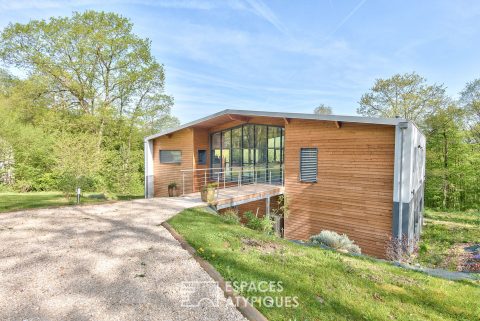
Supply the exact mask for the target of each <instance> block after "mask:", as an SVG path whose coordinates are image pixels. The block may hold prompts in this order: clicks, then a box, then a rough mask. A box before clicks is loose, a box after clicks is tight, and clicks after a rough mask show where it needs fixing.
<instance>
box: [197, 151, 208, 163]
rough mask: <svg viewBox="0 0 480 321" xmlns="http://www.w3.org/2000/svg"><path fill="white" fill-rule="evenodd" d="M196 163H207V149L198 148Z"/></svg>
mask: <svg viewBox="0 0 480 321" xmlns="http://www.w3.org/2000/svg"><path fill="white" fill-rule="evenodd" d="M197 157H198V158H197V159H198V161H197V164H198V165H205V164H206V163H207V151H206V150H205V149H199V150H198V154H197Z"/></svg>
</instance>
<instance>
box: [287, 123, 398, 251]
mask: <svg viewBox="0 0 480 321" xmlns="http://www.w3.org/2000/svg"><path fill="white" fill-rule="evenodd" d="M301 148H318V168H317V170H318V174H317V179H318V181H317V183H304V182H300V180H299V174H300V149H301ZM394 149H395V128H394V126H387V125H371V124H357V123H342V125H341V127H340V128H338V127H337V126H336V125H335V123H334V122H328V121H314V120H299V119H292V120H290V122H289V123H288V124H286V125H285V193H286V195H287V198H288V203H289V209H290V214H289V216H288V217H287V219H286V221H285V237H286V238H288V239H302V240H306V239H308V238H309V237H310V236H312V235H314V234H318V233H320V231H322V230H332V231H335V232H337V233H342V234H343V233H344V234H347V235H348V236H349V237H350V238H351V239H353V240H354V241H355V242H356V243H357V244H358V245H359V246H360V247H361V248H362V252H363V253H365V254H370V255H374V256H377V257H385V247H386V245H387V243H388V240H389V237H390V234H391V231H392V207H393V204H392V202H393V171H394Z"/></svg>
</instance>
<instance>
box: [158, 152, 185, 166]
mask: <svg viewBox="0 0 480 321" xmlns="http://www.w3.org/2000/svg"><path fill="white" fill-rule="evenodd" d="M160 163H162V164H181V163H182V151H180V150H161V151H160Z"/></svg>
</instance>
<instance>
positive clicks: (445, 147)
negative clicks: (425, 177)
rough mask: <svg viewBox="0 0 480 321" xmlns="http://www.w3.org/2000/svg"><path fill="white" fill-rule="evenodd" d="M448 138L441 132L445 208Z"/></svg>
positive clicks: (445, 206)
mask: <svg viewBox="0 0 480 321" xmlns="http://www.w3.org/2000/svg"><path fill="white" fill-rule="evenodd" d="M448 185H449V182H448V138H447V133H446V132H445V131H444V132H443V202H442V205H443V208H444V209H446V208H447V199H448Z"/></svg>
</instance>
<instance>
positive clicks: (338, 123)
mask: <svg viewBox="0 0 480 321" xmlns="http://www.w3.org/2000/svg"><path fill="white" fill-rule="evenodd" d="M335 126H337V128H340V127H342V122H341V121H338V120H336V121H335Z"/></svg>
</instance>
